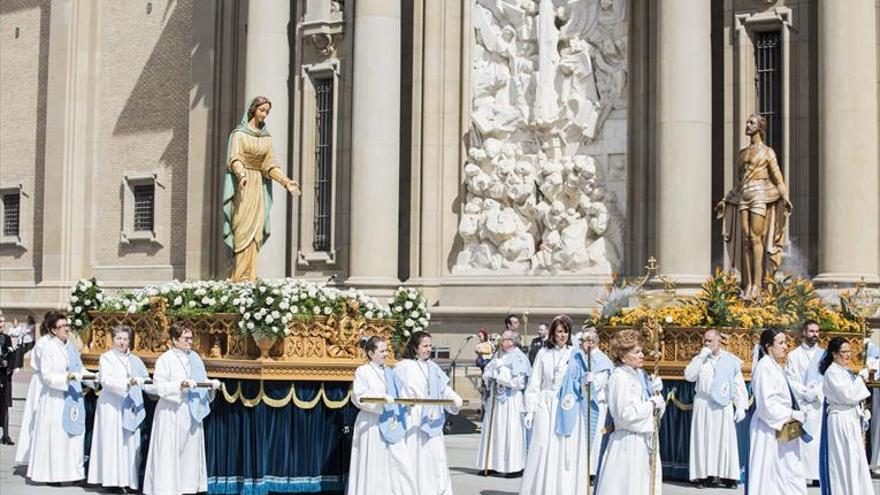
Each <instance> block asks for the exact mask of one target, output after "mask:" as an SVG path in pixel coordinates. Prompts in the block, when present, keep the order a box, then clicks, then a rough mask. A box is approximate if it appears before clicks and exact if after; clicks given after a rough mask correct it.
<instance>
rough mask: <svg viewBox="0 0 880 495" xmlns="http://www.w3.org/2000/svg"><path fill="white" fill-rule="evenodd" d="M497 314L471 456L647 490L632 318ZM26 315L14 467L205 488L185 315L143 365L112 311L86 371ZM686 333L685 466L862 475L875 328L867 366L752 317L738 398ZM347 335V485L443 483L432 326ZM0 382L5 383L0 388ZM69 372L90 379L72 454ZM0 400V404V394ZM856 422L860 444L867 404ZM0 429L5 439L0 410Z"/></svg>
mask: <svg viewBox="0 0 880 495" xmlns="http://www.w3.org/2000/svg"><path fill="white" fill-rule="evenodd" d="M511 322H512V320H511V319H508V321H507V322H506V323H507V327H506V329H505V330H504V331H503V332H502V333H501V334H500V336H499V337H498V339H497V340H496V341H494V342H490V344H491V352H490V353H489V354H488V355H487V354H485V353H478V355H479V357H481V358H482V364H483V366H482V368H483V380H484V382H485V387H486V390H487V391H488V394H487V395H486V397H485V399H484V400H485V403H484V405H483V409H484V413H483V427H482V432H481V438H480V444H479V449H478V451H477V452H476V454H477V455H476V459H475V463H474V464H475V466H476V468H477V469H478V470H479V471H480V472H482V473H483V474H485V475H490V474H491V475H499V476H505V477H521V478H522V481H521V487H520V494H523V495H539V494H551V493H552V494H559V495H566V494H575V493H586V492H587V489H588V487H589V486H590V485H594V490H595V493H597V494H599V495H614V494H621V495H623V494H633V493H644V494H648V493H653V494H661V493H662V469H661V465H662V464H661V463H662V459H661V458H660V449H659V424H660V419H661V418H662V417H663V415H664V412H665V410H666V399H665V398H664V397H663V395H662V391H663V389H664V384H663V381H662V380H661V379H660V378H659V377H658V376H655V375H654V374H651V373H649V372H648V371H646V370H645V349H644V345H645V343H644V340H643V336H642V334H641V332H639V331H637V330H633V329H624V330H620V331H618V332H616V333H615V334H614V336H613V337H612V338H611V340H610V342H608V346H607V348H608V349H609V350H610V352H609V353H608V354H606V353H604V352H603V351H602V350H600V349H599V336H598V334H597V332H596V331H595V329H592V328H584V329H582V331H580V332H578V333H577V334H574V332H573V327H574V324H573V322H572V320H571V318H569V317H568V316H566V315H559V316H557V317H556V318H554V319H553V321H552V322H551V323H550V324H549V325H548V326H547V327H546V332H542V333H541V334H540V335H539V336H538V337H536V338H535V340H534V341H533V342H532V343H531V345H530V346H528V347H526V346H524V345H523V343H522V342H520V336H519V333H518V331H517V325H516V324H515V323H514V324H511ZM41 328H42V332H41V334H42V336H41V337H39V338H38V339H36V341H35V342H34V341H33V339H32V340H31V342H33V349H32V350H31V359H30V363H29V365H30V366H31V367H32V368H33V371H34V374H33V377H32V379H31V382H30V386H29V389H28V394H27V400H26V403H25V410H24V414H23V416H22V422H21V424H22V426H21V430H20V433H19V437H18V445H17V450H16V453H15V460H16V462H17V463H18V464H22V465H26V466H27V470H26V476H27V477H28V478H29V479H30V480H31V481H33V482H37V483H48V484H58V483H64V482H75V481H79V480H87V483H89V484H92V485H100V486H104V487H115V488H117V489H118V490H121V491H123V492H124V491H126V490H138V489H142V490H143V493H146V494H165V493H169V494H170V493H195V492H200V491H205V490H206V489H207V469H206V459H205V438H204V431H203V427H202V421H203V419H204V418H205V417H206V416H207V415H208V414H209V412H210V401H211V400H212V398H213V394H214V392H215V391H216V390H217V389H218V388H219V387H220V382H219V381H217V380H209V379H208V376H207V374H206V371H205V367H204V364H203V363H202V360H201V358H200V357H199V355H198V354H197V353H196V352H194V351H193V350H192V342H193V334H192V329H191V328H188V327H186V326H185V325H184V324H182V323H174V324H172V325H171V327H170V329H169V333H170V338H171V343H172V346H171V349H169V350H168V351H167V352H165V353H164V354H162V355H161V356H160V357H159V358H158V359H157V360H156V362H155V366H154V372H153V374H152V377H150V375H149V373H148V372H147V368H146V367H145V366H144V363H143V362H142V361H141V360H140V358H138V357H137V356H135V355H134V354H132V353H131V352H130V350H129V346H130V343H131V340H132V331H131V329H130V328H129V327H127V326H124V325H120V326H117V327H115V328H114V330H113V335H112V339H113V340H112V342H113V344H112V350H110V351H108V352H106V353H104V354H103V355H102V356H101V357H100V362H99V371H98V373H96V374H91V373H89V372H88V370H86V369H85V368H84V367H83V365H82V361H81V359H80V355H79V351H78V350H77V348H76V346H75V345H74V344H73V343H72V342H71V341H70V339H69V337H70V325H69V323H68V321H67V318H66V316H65V315H64V313H61V312H57V311H50V312H48V313H47V314H46V315H45V318H44V319H43V322H42V327H41ZM8 333H9V332H6V333H2V334H0V365H2V366H3V369H2V370H0V376H7V370H9V369H14V368H15V367H16V364H17V363H20V362H21V361H20V357H18V356H17V355H16V352H15V349H21V348H23V347H21V346H23V345H24V341H23V339H21V337H22V335H18V336H15V337H12V336H9V335H8ZM13 339H20V340H18V341H13ZM488 340H489V339H485V340H484V341H488ZM703 341H704V346H703V348H702V349H701V351H700V352H699V353H698V354H697V355H696V356H694V357H693V359H692V360H691V361H690V363H689V364H688V366H687V367H686V368H685V371H684V379H685V380H687V381H689V382H693V383H694V387H695V388H694V399H693V412H692V420H691V421H692V422H691V429H690V461H689V474H690V478H691V480H692V481H693V482H695V483H696V484H697V485H698V486H710V485H717V484H722V485H725V486H728V487H735V486H737V484H738V482H739V481H740V480H741V478H744V481H745V483H746V485H747V488H748V493H749V494H750V495H762V494H768V495H769V494H779V493H786V494H799V493H800V494H806V492H807V486H808V485H810V484H818V485H820V486H822V487H823V488H827V489H828V490H829V491H828V492H827V493H832V494H837V493H841V494H843V493H846V494H849V495H868V494H872V493H873V489H872V486H871V473H870V471H869V464H868V455H867V452H866V451H865V448H864V443H863V435H865V434H866V430H867V429H868V424H869V421H870V412H869V411H868V410H867V409H865V408H863V403H864V401H865V400H866V399H868V398H869V397H870V393H869V391H868V388H867V386H866V383H867V382H868V379H869V370H870V369H873V370H877V369H878V367H880V351H878V349H877V348H876V346H870V348H869V350H868V355H869V358H870V359H868V363H867V366H866V367H864V368H863V369H861V371H859V373H857V374H854V373H852V372H851V371H850V368H851V366H852V365H853V364H854V363H853V362H852V359H853V355H852V354H853V351H852V349H851V348H850V345H849V343H848V342H847V341H846V340H845V339H843V338H841V337H835V338H832V339H831V340H830V342H829V344H828V348H827V349H822V348H820V347H819V345H818V342H819V328H818V325H817V324H816V323H815V322H813V321H807V322H805V323H804V325H803V328H802V338H801V343H800V345H798V346H797V347H796V348H795V349H793V350H792V351H791V352H789V350H788V346H789V337H788V336H787V335H786V334H785V333H784V332H783V331H781V330H777V329H767V330H765V331H764V332H763V333H762V334H761V336H760V343H759V345H758V346H757V347H756V349H755V355H754V356H753V363H752V380H751V392H752V400H753V401H754V408H753V409H752V405H751V404H750V399H749V393H748V391H747V387H746V383H745V381H744V379H743V374H742V366H743V362H742V360H740V359H739V358H738V357H736V356H735V355H733V354H732V353H730V352H727V351H725V350H724V345H723V342H724V339H723V335H722V334H721V333H720V332H719V331H718V330H714V329H710V330H708V331H706V332H705V335H704V337H703ZM535 342H538V343H539V346H538V349H537V352H534V355H532V354H533V353H532V352H531V351H532V350H533V349H534V347H535V345H534V344H535ZM362 347H363V350H364V354H365V356H366V359H367V363H366V364H364V365H362V366H360V367H359V368H358V369H357V370H356V372H355V378H354V382H353V385H352V402H353V404H354V405H355V406H356V407H357V408H358V409H359V410H360V412H359V414H358V416H357V418H356V420H355V424H354V428H353V443H352V451H351V461H350V469H349V475H348V486H347V493H348V494H349V495H356V494H358V495H361V494H362V495H366V494H367V493H387V494H400V495H410V494H420V495H422V494H424V495H447V494H451V493H452V483H451V480H450V475H449V469H448V462H447V457H446V446H445V440H444V425H445V423H446V415H447V414H458V412H459V411H460V410H461V408H462V405H463V401H462V398H461V397H460V396H459V395H458V394H457V393H456V392H455V391H453V389H452V387H451V386H450V381H449V378H448V376H447V375H446V373H444V372H443V371H442V370H441V368H440V367H439V366H438V365H437V364H436V363H435V362H434V361H433V360H432V340H431V335H430V334H429V333H427V332H424V331H419V332H414V333H413V334H412V335H411V336H410V337H409V340H408V341H407V343H406V346H405V348H404V350H403V352H402V356H401V357H402V359H401V360H400V361H398V362H397V364H396V366H394V367H391V366H389V365H387V364H386V362H387V360H388V358H389V356H390V354H391V349H390V348H389V342H387V341H386V340H385V339H383V338H382V337H378V336H373V337H369V338H364V339H363V340H362ZM524 348H525V351H526V352H524V350H523V349H524ZM17 359H19V361H16V360H17ZM783 362H784V363H785V364H784V365H783V364H781V363H783ZM875 373H876V371H875ZM8 374H10V375H11V372H10V373H8ZM875 379H876V377H875ZM2 383H4V382H0V384H2ZM5 383H6V384H5V385H2V386H3V389H2V391H3V393H4V395H5V394H8V392H9V388H10V387H9V384H8V380H7V381H6V382H5ZM86 388H100V390H101V393H100V395H99V397H98V400H97V405H96V412H95V419H94V425H93V428H92V442H91V448H90V453H89V456H88V458H89V463H88V470H87V472H86V469H85V465H84V458H85V456H84V454H85V453H84V436H85V431H86V424H85V421H86V414H85V407H84V398H83V394H84V392H85V389H86ZM145 394H146V395H151V396H154V397H157V398H158V403H157V405H156V409H155V413H154V415H153V422H152V428H151V433H150V435H149V442H148V445H142V444H141V434H140V433H141V428H143V426H144V425H143V423H144V421H145V418H146V411H145V406H144V396H145ZM875 402H876V397H875ZM4 404H6V405H8V401H5V402H4ZM750 410H751V411H752V414H751V423H750V427H749V430H750V436H749V458H748V459H749V460H748V463H747V465H746V466H740V455H739V450H738V442H737V434H736V424H737V423H739V422H741V421H744V420H745V419H746V418H747V417H748V412H749V411H750ZM0 413H2V414H4V416H3V418H6V417H7V416H8V414H6V407H4V408H0ZM871 432H872V434H873V437H874V438H873V442H872V443H873V445H874V450H875V452H874V453H873V458H874V459H876V457H877V455H878V454H877V450H880V441H878V440H880V438H878V437H880V428H878V427H877V426H876V422H875V425H874V426H873V428H872V429H871ZM2 440H3V443H8V444H11V443H12V442H11V439H10V437H9V432H8V426H7V425H6V424H3V437H2ZM144 454H146V468H145V470H144V471H143V474H142V475H141V466H142V462H141V460H142V459H143V456H144ZM743 467H744V468H745V476H744V477H741V471H742V469H741V468H743Z"/></svg>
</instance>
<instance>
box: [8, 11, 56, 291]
mask: <svg viewBox="0 0 880 495" xmlns="http://www.w3.org/2000/svg"><path fill="white" fill-rule="evenodd" d="M48 10H49V2H48V1H39V0H9V1H4V2H2V3H0V88H2V91H0V122H3V125H2V126H0V188H6V187H11V186H18V185H19V184H20V185H21V190H22V192H23V194H22V196H21V197H20V201H21V203H20V205H21V206H20V207H21V210H20V212H21V213H20V217H19V222H20V223H19V232H20V236H21V244H22V246H20V247H19V246H12V245H4V246H0V259H2V267H0V278H2V279H4V280H6V281H11V280H19V281H27V280H33V278H34V269H35V263H36V264H38V263H39V259H40V255H39V253H40V252H41V246H40V243H41V240H42V239H41V235H40V234H41V231H40V229H39V228H38V226H39V225H40V224H41V222H40V221H39V219H40V218H41V216H42V210H41V205H42V201H41V198H42V176H43V175H42V174H43V172H44V170H43V167H44V159H45V155H44V153H45V148H44V147H45V120H46V99H45V97H46V94H45V91H46V70H47V59H48V49H49V31H48V15H49V14H48ZM35 226H37V228H35Z"/></svg>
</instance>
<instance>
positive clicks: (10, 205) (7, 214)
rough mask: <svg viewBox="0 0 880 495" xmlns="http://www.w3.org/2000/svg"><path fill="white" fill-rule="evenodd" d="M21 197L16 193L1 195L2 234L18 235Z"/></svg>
mask: <svg viewBox="0 0 880 495" xmlns="http://www.w3.org/2000/svg"><path fill="white" fill-rule="evenodd" d="M20 211H21V197H20V196H19V195H18V193H12V194H4V195H3V235H4V236H11V237H18V235H19V221H18V220H19V214H20Z"/></svg>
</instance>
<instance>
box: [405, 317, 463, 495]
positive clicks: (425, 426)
mask: <svg viewBox="0 0 880 495" xmlns="http://www.w3.org/2000/svg"><path fill="white" fill-rule="evenodd" d="M403 358H404V359H403V360H401V361H400V363H398V364H397V366H396V367H395V371H396V372H397V376H399V377H400V381H401V382H402V385H403V390H402V392H403V393H402V395H403V397H406V398H415V399H445V400H451V401H453V405H450V406H444V407H439V406H424V405H416V406H413V407H411V408H410V410H409V414H408V415H407V417H406V426H407V430H406V447H407V450H408V451H409V457H410V462H411V463H412V465H413V467H414V470H415V476H416V484H417V485H418V491H417V492H415V493H414V495H452V480H451V479H450V477H449V467H448V463H447V462H446V444H445V441H444V436H443V424H444V422H445V421H446V413H447V412H448V413H450V414H458V412H459V410H460V409H461V406H462V402H463V401H462V399H461V397H459V396H458V394H456V393H455V391H453V390H452V388H451V387H450V386H449V378H448V377H446V374H445V373H443V371H442V370H441V369H440V367H439V366H437V364H436V363H435V362H433V361H431V359H430V358H431V335H430V334H429V333H428V332H422V331H418V332H413V334H412V335H411V336H410V338H409V341H407V343H406V348H405V349H404V351H403Z"/></svg>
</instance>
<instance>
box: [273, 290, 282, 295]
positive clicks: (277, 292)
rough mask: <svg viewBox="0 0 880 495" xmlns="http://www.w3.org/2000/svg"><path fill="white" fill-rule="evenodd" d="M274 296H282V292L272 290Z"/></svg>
mask: <svg viewBox="0 0 880 495" xmlns="http://www.w3.org/2000/svg"><path fill="white" fill-rule="evenodd" d="M272 294H275V295H276V296H277V295H278V294H281V292H279V291H278V289H272Z"/></svg>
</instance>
